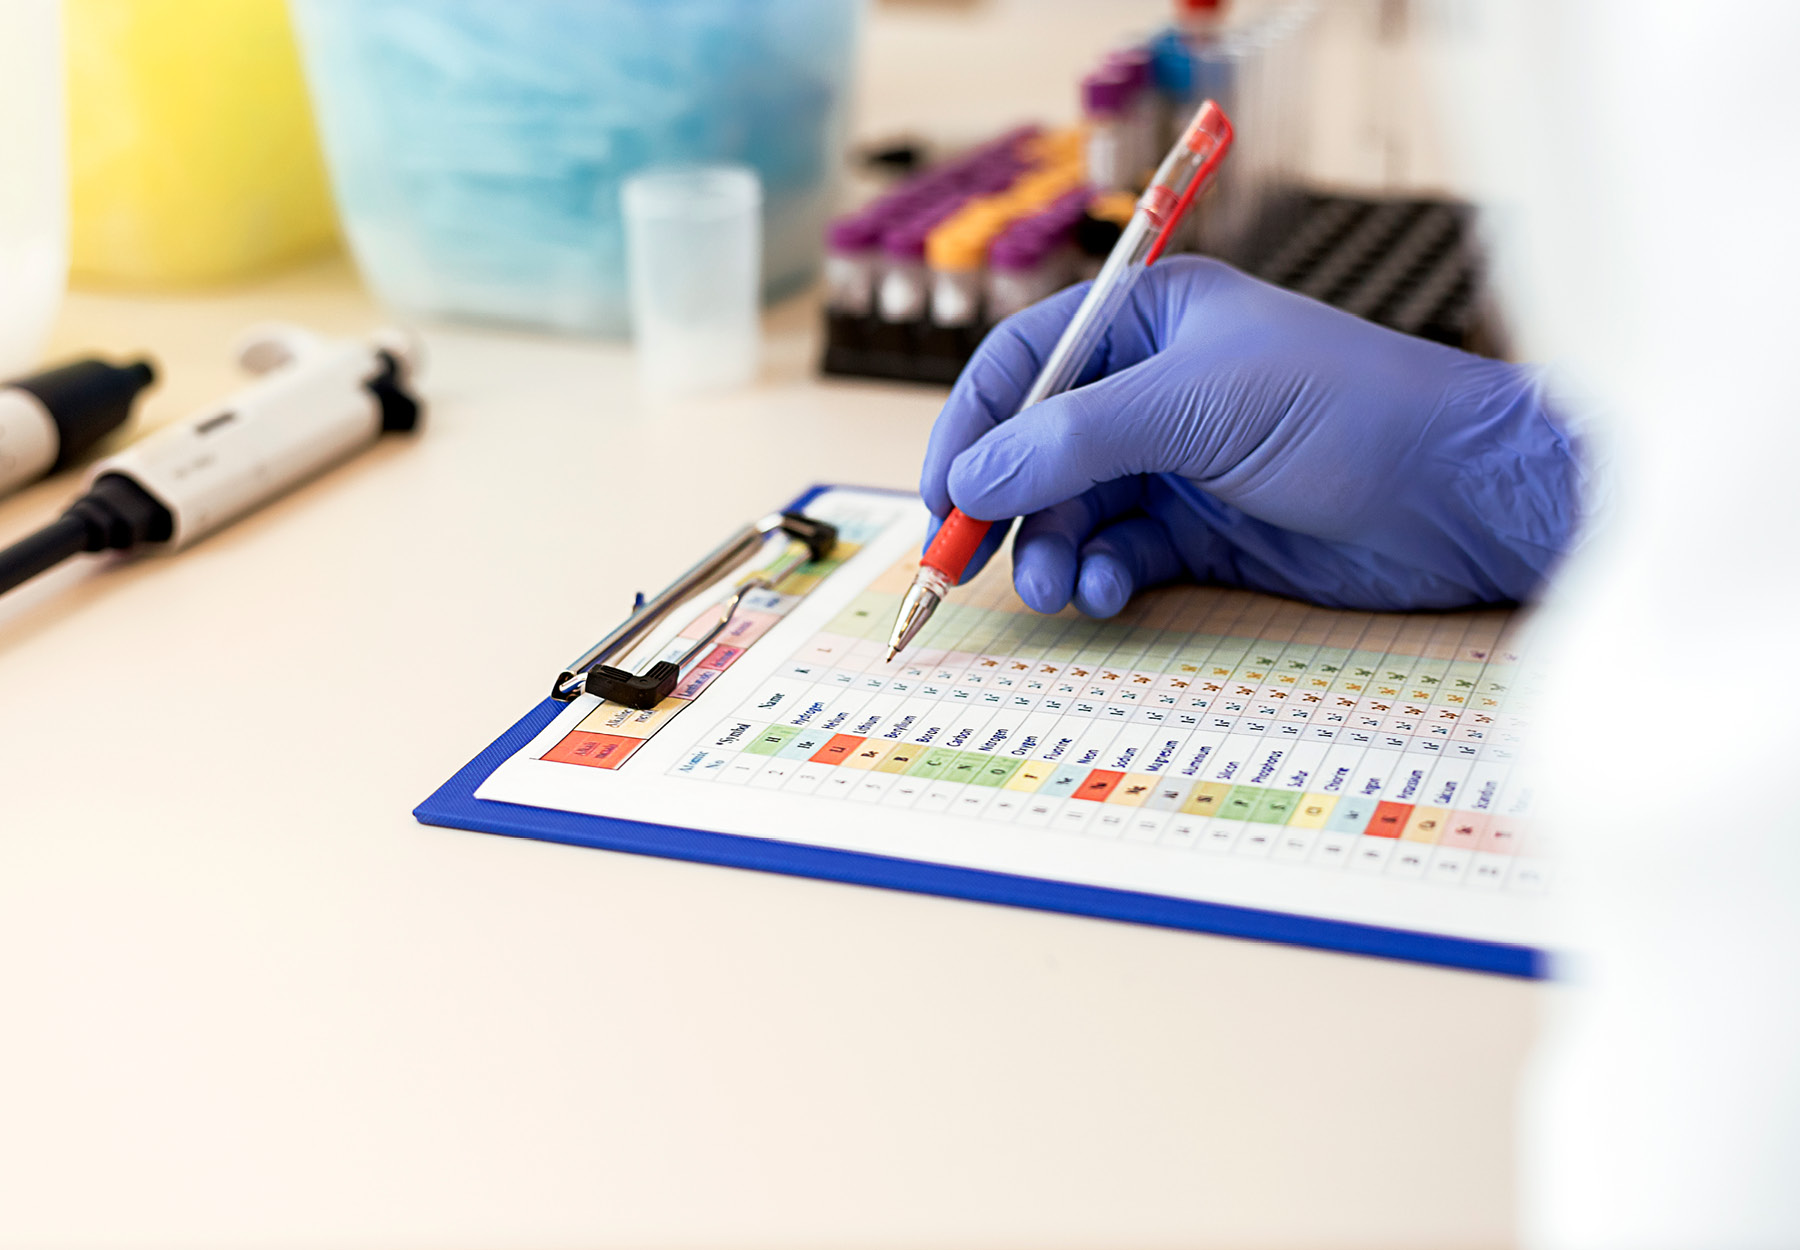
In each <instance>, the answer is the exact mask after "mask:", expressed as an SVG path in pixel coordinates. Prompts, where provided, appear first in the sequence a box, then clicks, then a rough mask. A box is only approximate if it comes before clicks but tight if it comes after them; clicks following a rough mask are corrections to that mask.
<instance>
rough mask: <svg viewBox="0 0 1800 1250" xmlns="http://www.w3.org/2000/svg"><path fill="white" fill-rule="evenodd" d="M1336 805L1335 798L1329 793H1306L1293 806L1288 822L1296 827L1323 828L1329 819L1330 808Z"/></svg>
mask: <svg viewBox="0 0 1800 1250" xmlns="http://www.w3.org/2000/svg"><path fill="white" fill-rule="evenodd" d="M1336 806H1337V799H1336V798H1335V797H1334V796H1332V795H1329V794H1308V795H1305V796H1303V797H1302V798H1301V800H1300V802H1299V803H1298V804H1297V805H1296V806H1295V808H1294V814H1293V816H1292V817H1290V818H1289V819H1288V824H1290V825H1293V826H1294V827H1295V828H1297V829H1323V828H1324V827H1325V822H1326V821H1328V820H1330V819H1331V809H1332V808H1334V807H1336Z"/></svg>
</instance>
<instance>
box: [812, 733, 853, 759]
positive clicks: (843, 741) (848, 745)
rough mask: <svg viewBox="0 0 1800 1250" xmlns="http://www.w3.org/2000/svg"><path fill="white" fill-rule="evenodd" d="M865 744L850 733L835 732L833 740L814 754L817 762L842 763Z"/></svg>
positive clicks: (813, 756)
mask: <svg viewBox="0 0 1800 1250" xmlns="http://www.w3.org/2000/svg"><path fill="white" fill-rule="evenodd" d="M862 744H863V740H862V739H861V738H856V737H852V736H851V735H850V734H833V735H832V737H831V740H830V741H829V742H827V743H826V744H825V745H824V746H822V747H820V748H819V749H818V750H817V751H814V752H813V754H812V761H813V763H815V764H842V763H844V762H845V761H846V760H847V759H848V758H849V757H850V756H851V755H852V754H853V753H854V752H855V750H856V748H857V747H860V746H861V745H862Z"/></svg>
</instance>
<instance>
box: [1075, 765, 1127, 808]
mask: <svg viewBox="0 0 1800 1250" xmlns="http://www.w3.org/2000/svg"><path fill="white" fill-rule="evenodd" d="M1124 776H1125V774H1124V773H1115V772H1112V771H1110V770H1109V769H1104V768H1096V769H1094V771H1093V772H1091V773H1089V774H1088V775H1087V777H1086V778H1085V779H1084V780H1083V781H1082V783H1081V785H1080V786H1079V787H1077V789H1076V791H1075V793H1074V794H1073V795H1072V796H1071V797H1073V798H1077V799H1091V800H1093V801H1094V802H1105V800H1106V796H1107V795H1109V794H1111V793H1112V792H1113V787H1115V786H1117V785H1118V784H1119V782H1120V781H1121V780H1123V778H1124Z"/></svg>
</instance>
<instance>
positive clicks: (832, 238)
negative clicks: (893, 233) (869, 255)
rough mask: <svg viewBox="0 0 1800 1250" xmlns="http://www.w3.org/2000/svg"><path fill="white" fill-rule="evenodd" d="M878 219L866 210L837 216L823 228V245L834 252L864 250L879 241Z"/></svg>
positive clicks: (879, 223) (879, 221)
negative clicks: (848, 215) (850, 214)
mask: <svg viewBox="0 0 1800 1250" xmlns="http://www.w3.org/2000/svg"><path fill="white" fill-rule="evenodd" d="M881 227H882V222H881V220H880V219H878V218H876V217H875V216H873V215H871V214H869V213H868V212H866V211H865V212H861V213H857V214H855V215H854V216H850V217H839V218H838V219H837V220H836V221H834V222H832V223H831V225H829V226H828V227H826V229H825V245H826V246H827V247H829V248H830V249H831V250H832V251H834V252H866V251H868V250H869V249H870V248H872V247H874V246H875V245H876V244H877V243H879V242H881Z"/></svg>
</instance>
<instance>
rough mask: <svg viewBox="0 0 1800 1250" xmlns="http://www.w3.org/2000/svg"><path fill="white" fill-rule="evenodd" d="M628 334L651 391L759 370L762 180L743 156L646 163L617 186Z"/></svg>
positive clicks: (707, 385) (704, 384) (712, 384)
mask: <svg viewBox="0 0 1800 1250" xmlns="http://www.w3.org/2000/svg"><path fill="white" fill-rule="evenodd" d="M621 198H622V201H623V207H624V216H625V262H626V270H627V273H628V275H629V285H630V296H631V337H632V342H633V344H634V345H635V347H636V350H637V359H638V378H639V382H640V384H641V385H642V386H643V389H644V390H645V391H646V392H647V393H649V394H652V395H678V394H689V393H692V392H696V391H705V390H719V389H723V388H726V387H732V386H741V385H743V384H744V383H746V382H749V381H750V380H751V379H752V378H754V377H755V376H756V365H757V356H758V349H759V345H760V344H759V339H760V337H761V329H762V327H761V322H760V320H759V317H758V293H759V291H760V289H761V283H762V275H761V269H762V259H761V239H762V184H761V182H760V181H759V180H758V179H757V176H756V171H755V170H752V169H750V168H748V167H746V166H741V165H690V166H671V167H667V168H663V169H652V170H649V171H647V172H645V173H642V174H638V175H637V176H635V177H633V178H630V179H627V180H626V182H625V186H624V190H623V192H622V195H621Z"/></svg>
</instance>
